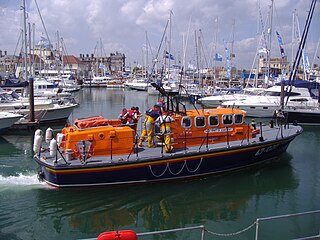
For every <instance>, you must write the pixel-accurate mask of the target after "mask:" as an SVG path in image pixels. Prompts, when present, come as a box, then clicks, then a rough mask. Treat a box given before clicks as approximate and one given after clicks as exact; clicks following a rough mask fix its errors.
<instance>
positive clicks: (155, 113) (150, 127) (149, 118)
mask: <svg viewBox="0 0 320 240" xmlns="http://www.w3.org/2000/svg"><path fill="white" fill-rule="evenodd" d="M159 112H160V109H159V106H157V105H154V106H153V108H150V109H149V110H147V111H146V119H145V121H144V127H143V130H142V133H141V136H140V140H139V147H143V143H142V142H143V141H144V139H145V136H147V137H148V147H149V148H153V147H155V145H154V144H153V132H154V123H155V120H156V119H157V118H158V117H159V116H160V113H159Z"/></svg>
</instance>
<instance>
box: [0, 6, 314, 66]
mask: <svg viewBox="0 0 320 240" xmlns="http://www.w3.org/2000/svg"><path fill="white" fill-rule="evenodd" d="M271 4H272V1H271V0H261V1H259V0H237V1H235V0H41V1H39V0H37V1H36V0H26V11H27V16H28V19H27V22H30V24H31V25H32V24H34V25H35V33H34V35H35V39H36V42H37V41H39V40H40V39H41V36H43V37H46V34H45V32H47V33H48V36H49V39H50V41H51V43H53V45H56V42H57V38H58V37H57V36H59V38H62V39H63V42H64V45H65V52H66V53H67V54H69V55H75V56H77V57H79V55H80V54H91V53H95V55H96V56H98V55H104V53H106V54H107V55H109V54H110V53H115V52H120V53H124V54H125V55H126V64H127V65H128V66H131V67H133V66H134V65H137V64H140V65H144V64H145V62H146V59H148V65H149V64H150V63H149V62H151V61H152V59H155V58H157V59H158V60H159V59H160V58H162V57H163V51H164V50H162V49H166V50H169V49H170V52H171V53H172V54H173V56H174V59H175V60H174V62H175V64H181V62H183V60H182V59H185V62H188V63H191V64H193V65H196V63H197V62H198V64H199V63H201V65H204V66H209V67H212V65H216V66H224V65H226V64H227V63H226V58H225V56H226V51H225V46H226V47H227V48H228V51H229V52H233V53H234V54H235V58H234V59H233V60H232V63H231V64H232V66H235V67H237V68H238V69H249V70H250V69H251V67H252V66H253V65H254V63H255V61H256V56H257V49H260V48H261V46H262V45H263V44H261V42H263V41H262V40H261V39H263V38H262V36H263V35H262V29H267V28H268V26H270V25H271V26H272V27H271V39H272V42H271V45H270V46H271V55H272V57H280V56H281V55H280V50H279V44H278V41H277V37H276V34H275V32H276V31H277V32H278V33H279V34H280V36H281V38H282V42H283V45H282V47H283V49H284V51H285V53H286V55H287V56H288V58H289V60H291V58H292V55H293V54H292V53H294V54H295V52H296V50H295V49H294V46H297V44H296V40H293V37H292V35H293V34H292V31H293V30H292V28H293V27H292V26H293V12H294V11H296V15H297V22H298V23H299V27H300V32H301V34H302V32H303V29H304V25H305V20H306V17H307V13H308V11H309V9H310V5H311V0H273V11H272V12H273V17H272V18H271V17H270V15H271V14H270V12H271ZM37 5H38V8H39V11H40V14H41V16H42V20H41V18H40V14H39V12H38V10H37ZM21 6H22V1H11V0H0V29H1V38H0V50H2V51H7V53H8V54H14V53H15V54H16V55H17V54H19V52H20V49H21V40H20V41H18V40H19V36H20V35H21V29H23V18H22V15H23V11H22V10H21ZM319 9H320V6H319V5H317V6H316V10H315V14H314V17H313V19H312V24H311V28H310V32H309V35H308V39H307V44H306V52H307V53H308V55H309V61H310V62H314V63H316V61H317V60H319V59H317V58H314V55H315V53H316V52H317V46H318V42H319V37H320V31H319V30H320V29H319V27H317V25H318V26H320V25H319V16H320V14H319V12H320V11H319ZM169 19H171V21H170V24H168V26H167V28H166V24H167V22H168V20H169ZM270 19H272V24H270V21H269V20H270ZM42 21H43V23H42ZM296 26H297V25H296ZM45 29H46V31H45ZM297 32H298V30H297V27H296V28H295V33H296V34H297ZM57 33H59V34H57ZM296 34H295V35H296ZM163 36H164V37H163ZM162 38H163V41H161V40H162ZM100 42H101V43H102V44H99V43H100ZM293 42H294V43H295V45H293V44H292V43H293ZM224 43H225V44H224ZM146 46H148V47H146ZM159 48H160V49H161V51H160V52H161V53H160V54H159V55H158V57H157V51H158V49H159ZM146 49H148V51H147V50H146ZM292 49H293V50H292ZM147 52H148V54H147ZM216 52H217V53H219V54H221V55H222V56H223V61H222V62H215V63H214V61H213V56H214V53H216ZM316 54H317V53H316ZM147 56H148V57H147ZM199 59H201V60H199ZM313 59H315V60H314V61H313Z"/></svg>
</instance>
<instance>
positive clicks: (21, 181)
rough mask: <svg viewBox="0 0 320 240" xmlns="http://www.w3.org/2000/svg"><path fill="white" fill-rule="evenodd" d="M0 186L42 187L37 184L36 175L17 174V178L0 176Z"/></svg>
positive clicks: (40, 183)
mask: <svg viewBox="0 0 320 240" xmlns="http://www.w3.org/2000/svg"><path fill="white" fill-rule="evenodd" d="M1 185H16V186H30V185H43V183H42V182H39V180H38V176H37V174H33V175H24V174H19V175H18V176H2V175H0V186H1Z"/></svg>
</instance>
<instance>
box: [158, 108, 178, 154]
mask: <svg viewBox="0 0 320 240" xmlns="http://www.w3.org/2000/svg"><path fill="white" fill-rule="evenodd" d="M156 121H157V122H159V123H160V129H161V133H162V135H163V138H164V149H165V151H166V152H167V153H169V152H172V150H173V146H172V145H171V122H173V121H174V119H173V118H172V117H171V116H170V115H169V114H168V113H166V112H163V113H162V115H160V116H159V117H158V118H157V119H156Z"/></svg>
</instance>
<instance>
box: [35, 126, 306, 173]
mask: <svg viewBox="0 0 320 240" xmlns="http://www.w3.org/2000/svg"><path fill="white" fill-rule="evenodd" d="M300 131H302V128H301V127H300V126H293V125H290V126H286V127H282V128H281V127H279V126H275V127H274V128H269V127H262V134H260V133H259V134H257V135H256V136H255V137H253V138H251V139H243V140H237V141H229V142H228V141H226V142H222V143H213V144H212V143H211V144H207V140H206V138H204V141H203V144H202V145H201V146H188V147H187V148H179V149H174V150H173V151H172V152H171V153H166V152H165V150H164V147H162V143H161V142H159V143H158V144H157V147H155V148H148V147H146V145H147V144H146V143H144V145H145V147H138V145H136V146H135V148H134V151H132V153H131V154H125V155H108V156H97V157H95V156H93V157H90V158H88V159H87V160H86V161H79V160H78V159H71V160H67V159H66V157H65V154H62V153H61V152H60V151H58V154H57V156H55V157H50V154H49V148H45V147H44V150H43V151H42V152H41V154H40V159H41V161H43V162H44V163H45V164H46V165H48V166H52V167H56V168H59V167H60V166H61V167H63V168H69V167H70V168H74V167H79V168H81V167H86V168H88V167H90V166H92V167H97V166H110V165H118V164H128V163H133V162H135V163H136V162H144V161H150V159H164V160H165V159H170V158H173V157H183V156H184V155H186V154H187V155H196V154H197V153H202V154H203V153H205V152H208V151H210V152H212V151H217V152H218V151H224V150H230V149H232V148H235V149H236V148H239V147H241V148H243V147H244V146H249V147H254V146H255V145H261V142H262V141H263V142H264V143H265V144H268V143H270V142H273V141H278V140H279V139H281V138H283V139H286V138H287V137H292V136H293V133H298V132H300ZM261 136H262V138H263V140H262V141H261ZM173 146H174V145H173Z"/></svg>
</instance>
